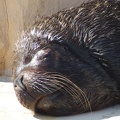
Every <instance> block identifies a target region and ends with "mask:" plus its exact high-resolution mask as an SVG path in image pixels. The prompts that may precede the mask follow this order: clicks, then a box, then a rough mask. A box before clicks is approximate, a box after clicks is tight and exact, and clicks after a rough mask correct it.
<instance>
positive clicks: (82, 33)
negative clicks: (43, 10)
mask: <svg viewBox="0 0 120 120" xmlns="http://www.w3.org/2000/svg"><path fill="white" fill-rule="evenodd" d="M13 81H14V89H15V92H16V96H17V98H18V100H19V101H20V103H21V104H22V105H23V106H25V107H27V108H29V109H31V110H33V111H35V112H37V113H43V114H48V115H55V116H62V115H71V114H78V113H83V112H88V111H93V110H98V109H102V108H105V107H109V106H112V105H115V104H119V103H120V1H119V0H93V1H90V2H87V3H83V4H82V5H81V6H79V7H75V8H71V9H68V10H63V11H60V12H57V13H56V14H53V15H51V16H48V17H45V18H41V19H40V20H39V21H37V22H35V24H34V25H32V26H31V27H30V28H29V29H27V30H26V31H25V32H24V33H23V34H22V37H21V38H20V39H19V40H18V42H17V45H16V50H15V54H14V62H13Z"/></svg>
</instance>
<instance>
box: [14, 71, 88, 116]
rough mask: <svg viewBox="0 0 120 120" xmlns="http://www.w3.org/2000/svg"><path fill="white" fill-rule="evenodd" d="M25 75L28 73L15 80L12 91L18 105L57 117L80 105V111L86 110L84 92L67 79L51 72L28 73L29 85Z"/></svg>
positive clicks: (86, 103) (86, 104)
mask: <svg viewBox="0 0 120 120" xmlns="http://www.w3.org/2000/svg"><path fill="white" fill-rule="evenodd" d="M25 74H28V73H24V74H23V73H22V76H20V77H18V78H17V79H16V80H15V82H14V89H15V92H16V96H17V98H18V100H19V101H20V103H21V104H22V105H23V106H25V107H27V108H28V109H31V110H32V111H34V112H37V113H44V114H50V115H59V114H60V113H61V112H62V111H63V109H65V112H63V113H62V115H64V114H69V112H70V110H71V108H72V107H75V106H77V105H78V104H81V106H82V108H83V109H82V111H83V110H86V108H88V106H89V103H88V99H87V97H86V95H85V94H84V92H83V91H82V90H81V89H80V88H79V87H77V86H76V85H75V84H74V83H73V82H72V81H70V80H69V79H68V78H67V77H64V76H63V75H60V74H58V73H51V72H47V73H44V74H43V73H42V74H41V73H36V74H32V73H31V74H30V73H29V74H30V75H31V79H32V83H30V81H31V80H30V79H29V80H27V78H25V76H26V75H25ZM23 75H24V77H23ZM24 80H25V81H24ZM33 80H35V82H34V81H33ZM66 109H67V110H66Z"/></svg>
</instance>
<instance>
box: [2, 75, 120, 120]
mask: <svg viewBox="0 0 120 120" xmlns="http://www.w3.org/2000/svg"><path fill="white" fill-rule="evenodd" d="M0 120H120V105H117V106H113V107H111V108H108V109H105V110H100V111H97V112H92V113H85V114H81V115H75V116H69V117H50V116H43V115H37V114H34V113H33V112H32V111H30V110H28V109H26V108H24V107H23V106H22V105H21V104H20V103H19V102H18V100H17V98H16V96H15V93H14V90H13V84H12V82H11V80H10V78H8V77H4V76H2V77H0Z"/></svg>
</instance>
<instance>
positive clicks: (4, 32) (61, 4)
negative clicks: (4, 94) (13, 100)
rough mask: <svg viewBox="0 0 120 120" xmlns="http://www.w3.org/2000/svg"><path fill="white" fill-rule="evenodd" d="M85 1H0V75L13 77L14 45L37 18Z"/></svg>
mask: <svg viewBox="0 0 120 120" xmlns="http://www.w3.org/2000/svg"><path fill="white" fill-rule="evenodd" d="M83 1H85V0H0V51H2V52H0V73H4V74H6V75H11V64H12V48H13V47H14V46H15V45H14V43H15V41H16V40H17V39H18V38H19V36H20V34H21V32H22V31H23V30H25V29H26V28H27V26H29V25H30V24H32V23H33V21H34V20H35V19H36V18H37V16H46V15H50V14H52V13H55V12H57V11H59V10H62V9H64V8H70V7H72V6H78V5H80V4H81V3H82V2H83ZM1 71H2V72H1ZM3 71H4V72H3Z"/></svg>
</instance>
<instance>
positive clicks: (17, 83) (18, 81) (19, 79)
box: [14, 75, 26, 90]
mask: <svg viewBox="0 0 120 120" xmlns="http://www.w3.org/2000/svg"><path fill="white" fill-rule="evenodd" d="M23 79H24V77H23V75H22V76H19V77H17V78H16V79H15V81H14V87H19V88H20V89H22V90H26V87H25V85H24V84H23Z"/></svg>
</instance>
